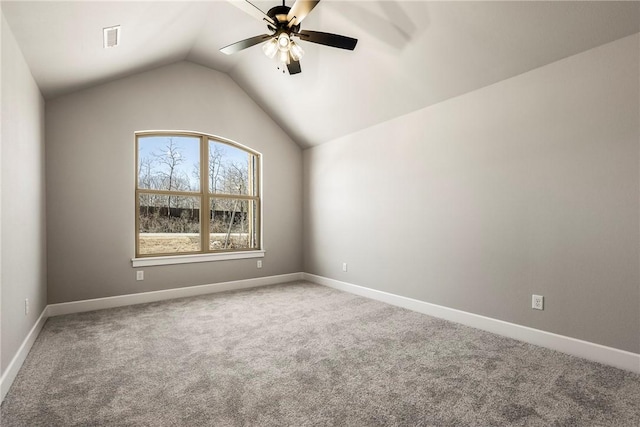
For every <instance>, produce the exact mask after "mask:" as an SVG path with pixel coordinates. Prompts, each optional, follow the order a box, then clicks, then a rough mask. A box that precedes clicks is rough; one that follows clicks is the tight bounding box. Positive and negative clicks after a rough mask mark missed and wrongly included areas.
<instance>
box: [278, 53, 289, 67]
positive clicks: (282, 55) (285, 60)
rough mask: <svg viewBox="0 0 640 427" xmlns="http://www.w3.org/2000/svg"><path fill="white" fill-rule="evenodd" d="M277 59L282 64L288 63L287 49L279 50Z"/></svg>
mask: <svg viewBox="0 0 640 427" xmlns="http://www.w3.org/2000/svg"><path fill="white" fill-rule="evenodd" d="M278 60H279V61H280V62H282V63H283V64H290V62H291V61H290V59H289V50H281V51H280V52H278Z"/></svg>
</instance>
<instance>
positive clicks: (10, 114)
mask: <svg viewBox="0 0 640 427" xmlns="http://www.w3.org/2000/svg"><path fill="white" fill-rule="evenodd" d="M1 19H2V24H1V25H0V27H1V31H2V62H1V63H2V134H1V136H2V144H1V147H0V159H1V161H0V163H1V165H2V168H1V169H2V171H1V173H0V175H1V178H0V188H1V191H0V193H1V194H2V197H1V202H0V236H1V244H0V259H1V265H0V300H1V306H2V315H1V316H0V317H1V319H0V324H1V329H2V330H1V336H2V338H1V343H0V348H1V350H0V359H1V360H0V369H1V372H2V373H4V372H5V370H6V368H7V366H8V365H9V363H10V362H11V359H12V358H13V357H14V355H15V354H16V352H17V351H18V348H19V347H20V345H21V344H22V342H23V341H24V339H25V338H26V336H27V334H28V333H29V331H30V330H31V328H32V327H33V325H34V324H35V323H36V320H37V319H38V317H39V316H40V314H41V313H42V310H44V307H45V306H46V303H47V283H46V255H45V247H46V245H45V238H46V233H45V184H44V100H43V98H42V96H41V95H40V90H39V89H38V87H37V86H36V83H35V81H34V80H33V77H32V76H31V72H30V71H29V68H28V66H27V64H26V62H25V60H24V57H23V56H22V52H20V48H19V47H18V45H17V43H16V41H15V39H14V37H13V34H12V33H11V30H10V29H9V26H8V25H7V22H6V21H5V19H4V15H2V18H1ZM26 298H28V299H29V305H30V312H29V314H28V315H25V309H24V300H25V299H26Z"/></svg>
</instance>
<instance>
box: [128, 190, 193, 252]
mask: <svg viewBox="0 0 640 427" xmlns="http://www.w3.org/2000/svg"><path fill="white" fill-rule="evenodd" d="M139 200H140V212H139V230H138V232H139V248H138V253H139V254H141V255H149V254H169V253H176V252H197V251H200V198H199V197H186V196H166V195H159V194H140V197H139Z"/></svg>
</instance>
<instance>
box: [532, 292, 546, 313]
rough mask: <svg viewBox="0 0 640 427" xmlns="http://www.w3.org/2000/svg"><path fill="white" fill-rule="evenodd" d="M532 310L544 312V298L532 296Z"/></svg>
mask: <svg viewBox="0 0 640 427" xmlns="http://www.w3.org/2000/svg"><path fill="white" fill-rule="evenodd" d="M531 308H533V309H535V310H544V297H543V296H542V295H531Z"/></svg>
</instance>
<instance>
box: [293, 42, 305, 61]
mask: <svg viewBox="0 0 640 427" xmlns="http://www.w3.org/2000/svg"><path fill="white" fill-rule="evenodd" d="M289 52H291V57H292V58H293V60H294V61H300V58H302V56H303V55H304V50H303V49H302V47H301V46H300V45H299V44H297V43H296V42H294V41H293V40H291V44H290V45H289Z"/></svg>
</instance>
